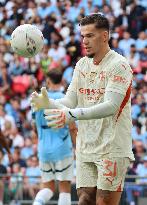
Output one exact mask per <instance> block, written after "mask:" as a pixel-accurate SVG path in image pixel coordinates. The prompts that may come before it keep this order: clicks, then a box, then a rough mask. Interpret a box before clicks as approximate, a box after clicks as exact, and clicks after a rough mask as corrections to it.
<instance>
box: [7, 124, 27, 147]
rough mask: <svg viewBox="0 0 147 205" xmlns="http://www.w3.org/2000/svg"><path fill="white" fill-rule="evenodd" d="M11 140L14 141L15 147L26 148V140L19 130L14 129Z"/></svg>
mask: <svg viewBox="0 0 147 205" xmlns="http://www.w3.org/2000/svg"><path fill="white" fill-rule="evenodd" d="M10 139H12V141H13V144H12V146H13V147H19V148H22V147H23V146H24V138H23V136H22V135H21V134H20V132H19V130H18V128H17V127H16V128H13V129H12V131H11V134H10Z"/></svg>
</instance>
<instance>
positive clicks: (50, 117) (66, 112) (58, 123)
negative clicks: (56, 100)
mask: <svg viewBox="0 0 147 205" xmlns="http://www.w3.org/2000/svg"><path fill="white" fill-rule="evenodd" d="M44 114H45V119H46V120H47V125H48V127H51V128H54V129H57V128H62V127H64V126H65V125H66V124H69V123H70V122H73V121H75V120H76V117H75V116H74V115H73V113H72V110H71V109H69V108H65V107H64V108H63V109H45V111H44Z"/></svg>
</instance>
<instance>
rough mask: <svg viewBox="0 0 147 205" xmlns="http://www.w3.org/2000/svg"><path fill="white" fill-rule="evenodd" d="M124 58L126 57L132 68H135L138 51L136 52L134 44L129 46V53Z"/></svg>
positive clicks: (137, 62)
mask: <svg viewBox="0 0 147 205" xmlns="http://www.w3.org/2000/svg"><path fill="white" fill-rule="evenodd" d="M126 58H127V59H128V61H129V63H130V65H131V67H132V69H133V70H134V69H136V68H137V66H138V64H139V58H140V56H139V53H138V52H137V49H136V46H135V44H132V45H131V46H130V53H129V54H128V55H127V56H126Z"/></svg>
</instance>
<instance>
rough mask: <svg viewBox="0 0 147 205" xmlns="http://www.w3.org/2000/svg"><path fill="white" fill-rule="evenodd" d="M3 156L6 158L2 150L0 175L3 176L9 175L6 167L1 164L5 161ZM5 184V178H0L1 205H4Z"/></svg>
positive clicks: (0, 151)
mask: <svg viewBox="0 0 147 205" xmlns="http://www.w3.org/2000/svg"><path fill="white" fill-rule="evenodd" d="M3 156H4V152H3V151H2V149H0V175H1V174H7V169H6V167H5V166H4V165H3V164H1V162H2V159H3ZM4 183H5V178H4V177H2V176H0V205H2V204H3V199H4V198H3V197H4V196H3V195H4Z"/></svg>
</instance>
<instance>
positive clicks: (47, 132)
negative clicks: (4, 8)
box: [33, 69, 77, 205]
mask: <svg viewBox="0 0 147 205" xmlns="http://www.w3.org/2000/svg"><path fill="white" fill-rule="evenodd" d="M61 81H62V72H61V71H60V70H58V69H53V70H51V71H49V72H48V74H47V77H46V85H47V87H48V96H49V97H50V98H53V99H58V98H63V96H64V94H63V92H62V90H61V88H62V87H61ZM34 117H35V122H36V127H37V132H38V139H39V141H38V156H39V161H40V170H41V176H42V182H43V183H42V189H41V190H40V191H39V192H38V193H37V195H36V198H35V200H34V203H33V205H40V204H45V203H47V202H48V201H49V200H50V199H51V198H52V196H53V194H54V192H55V180H58V181H59V184H58V188H59V200H58V205H71V193H70V192H71V180H72V179H73V146H72V141H73V143H74V144H75V140H76V131H77V129H76V126H75V123H73V122H72V123H70V124H69V126H67V125H66V126H65V127H63V128H61V129H57V130H55V129H52V128H49V127H48V126H47V123H46V120H45V118H44V110H40V111H38V112H35V113H34ZM70 134H71V136H72V140H71V136H70Z"/></svg>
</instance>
